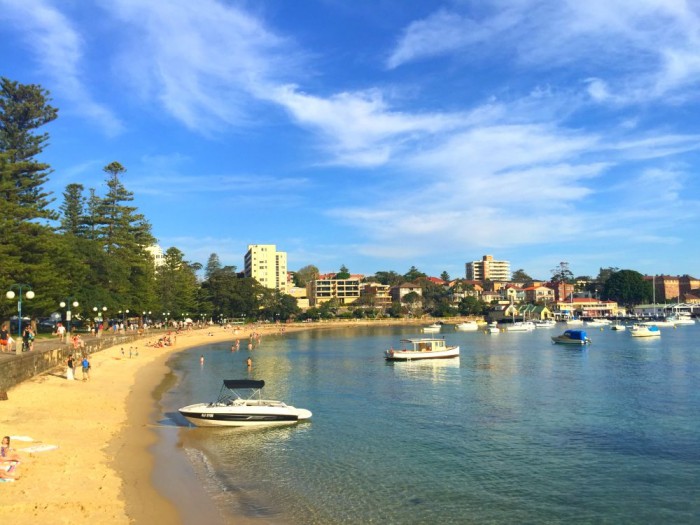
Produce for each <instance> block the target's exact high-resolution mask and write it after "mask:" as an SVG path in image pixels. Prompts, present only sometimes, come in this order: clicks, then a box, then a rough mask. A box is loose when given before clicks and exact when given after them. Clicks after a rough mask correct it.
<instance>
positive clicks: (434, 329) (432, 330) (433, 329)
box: [422, 323, 442, 334]
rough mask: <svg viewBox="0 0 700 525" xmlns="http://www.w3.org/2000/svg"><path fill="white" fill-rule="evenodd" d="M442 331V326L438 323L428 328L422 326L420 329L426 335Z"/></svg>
mask: <svg viewBox="0 0 700 525" xmlns="http://www.w3.org/2000/svg"><path fill="white" fill-rule="evenodd" d="M441 329H442V325H441V324H440V323H433V324H430V325H428V326H424V327H423V328H422V331H423V333H426V334H435V333H438V332H439V331H440V330H441Z"/></svg>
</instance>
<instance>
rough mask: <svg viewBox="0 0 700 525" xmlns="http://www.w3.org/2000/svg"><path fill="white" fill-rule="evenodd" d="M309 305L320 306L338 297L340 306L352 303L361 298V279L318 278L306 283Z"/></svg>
mask: <svg viewBox="0 0 700 525" xmlns="http://www.w3.org/2000/svg"><path fill="white" fill-rule="evenodd" d="M306 295H307V297H308V298H309V306H319V305H321V304H323V303H325V302H328V301H330V300H331V299H337V301H338V304H339V305H340V306H344V305H348V304H352V303H354V302H355V301H357V300H358V299H359V298H360V280H359V279H316V280H314V281H310V282H309V283H308V284H307V285H306Z"/></svg>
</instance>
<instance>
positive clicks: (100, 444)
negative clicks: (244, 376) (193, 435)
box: [0, 318, 460, 525]
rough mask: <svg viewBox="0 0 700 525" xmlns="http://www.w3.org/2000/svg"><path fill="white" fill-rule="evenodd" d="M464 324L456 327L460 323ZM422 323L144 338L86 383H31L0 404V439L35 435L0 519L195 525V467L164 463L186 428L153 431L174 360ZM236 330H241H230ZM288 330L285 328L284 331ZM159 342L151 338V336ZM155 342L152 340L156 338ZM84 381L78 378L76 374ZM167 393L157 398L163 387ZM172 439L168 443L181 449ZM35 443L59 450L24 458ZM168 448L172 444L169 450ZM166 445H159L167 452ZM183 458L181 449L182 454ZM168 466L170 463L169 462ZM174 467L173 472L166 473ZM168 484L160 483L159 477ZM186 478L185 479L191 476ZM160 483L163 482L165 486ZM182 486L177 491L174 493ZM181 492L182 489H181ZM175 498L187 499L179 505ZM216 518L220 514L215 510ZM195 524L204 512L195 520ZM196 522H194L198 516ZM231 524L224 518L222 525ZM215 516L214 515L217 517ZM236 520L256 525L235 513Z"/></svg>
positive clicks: (99, 365)
mask: <svg viewBox="0 0 700 525" xmlns="http://www.w3.org/2000/svg"><path fill="white" fill-rule="evenodd" d="M459 321H460V320H459V319H458V318H452V319H450V322H459ZM417 323H418V324H424V323H426V320H415V319H413V320H406V319H396V320H393V319H392V320H382V321H367V320H349V321H332V322H314V323H291V324H286V325H276V324H256V325H241V326H239V327H233V328H229V329H225V328H221V327H205V328H203V329H200V330H193V331H190V332H184V333H182V334H180V335H179V336H178V337H177V339H176V342H175V344H174V345H173V346H170V347H164V348H153V347H149V346H147V342H149V337H144V338H143V339H142V340H140V341H138V342H137V344H136V348H137V349H138V351H139V356H138V357H133V358H131V359H130V358H129V357H128V348H129V347H128V346H127V347H126V348H125V352H126V356H125V357H123V356H122V355H121V350H120V349H121V347H122V345H118V346H113V347H110V348H106V349H104V350H102V351H100V352H98V353H95V354H92V355H91V356H90V359H91V362H92V368H91V378H90V380H89V381H81V380H76V381H68V380H66V378H65V368H64V367H61V368H58V369H54V370H52V371H49V372H47V373H44V374H41V375H39V376H36V377H34V378H32V379H30V380H28V381H25V382H23V383H21V384H19V385H17V386H15V387H13V388H12V389H11V390H10V391H9V392H8V400H7V401H0V433H2V435H10V436H29V437H31V438H33V439H34V441H33V442H31V443H29V442H21V441H19V440H14V441H13V442H12V446H13V448H15V449H17V451H18V452H19V453H20V454H21V455H22V458H23V461H22V463H21V465H20V468H21V471H20V472H21V475H22V477H21V479H19V480H18V481H16V482H14V483H3V484H2V485H1V486H2V488H1V489H0V490H3V491H4V497H3V505H0V520H2V521H5V522H7V523H14V524H17V525H22V524H24V523H26V524H34V523H37V522H46V523H88V522H89V523H90V524H91V525H95V524H100V523H105V524H114V523H149V524H158V523H164V524H165V523H167V524H171V523H183V524H184V523H192V518H193V516H189V517H188V516H187V515H186V514H187V513H186V512H183V510H184V503H185V502H187V501H191V498H192V497H194V496H195V495H194V494H192V491H193V490H195V489H197V488H198V487H197V486H196V485H197V484H196V483H192V482H191V481H190V482H189V483H188V482H187V480H185V482H184V483H183V482H182V479H183V478H182V477H180V478H179V479H178V476H181V475H182V474H183V472H182V470H183V469H187V468H189V472H187V473H186V475H187V476H190V477H189V479H190V480H196V479H197V478H196V477H192V476H191V474H192V472H193V470H192V467H191V466H187V465H185V464H184V463H185V462H186V461H187V458H185V457H184V454H182V456H183V457H182V458H181V459H183V461H176V462H175V463H177V465H175V466H173V468H172V469H171V468H170V465H169V464H167V466H163V465H165V464H166V463H164V462H163V461H160V462H158V459H159V458H158V454H159V453H162V452H159V448H158V447H159V444H160V443H161V442H162V440H163V436H162V435H161V434H160V433H162V432H166V431H167V432H170V431H172V432H174V433H178V432H179V430H180V427H177V426H173V427H165V426H163V427H161V426H159V425H157V424H153V422H154V421H155V420H156V418H157V417H158V416H159V415H160V411H161V405H160V397H159V396H160V395H162V389H163V388H164V386H163V385H164V381H165V380H167V378H168V375H169V374H170V373H171V370H170V368H169V367H168V366H167V361H168V359H169V358H171V357H172V356H173V355H174V354H176V353H179V352H182V351H184V350H187V349H190V348H195V347H199V346H204V345H208V344H211V343H220V342H223V341H227V340H230V341H233V340H234V339H236V338H239V339H245V338H247V337H248V335H249V334H250V333H251V332H257V333H260V334H261V335H263V336H267V337H271V336H275V335H276V336H279V337H283V336H284V333H291V332H297V331H305V330H312V329H333V328H348V327H349V328H352V327H361V326H376V325H381V326H390V325H406V324H417ZM236 328H240V331H238V332H236V331H234V330H235V329H236ZM282 328H283V329H284V330H283V331H282V330H281V329H282ZM154 335H155V334H154ZM152 338H153V337H151V339H152ZM77 375H78V376H80V375H81V374H80V373H78V374H77ZM159 389H161V392H159V391H158V390H159ZM179 443H180V438H179V436H177V437H175V439H174V441H172V446H175V447H177V446H179ZM34 444H51V445H56V446H57V447H58V448H57V449H55V450H49V451H44V452H34V453H24V452H23V451H22V449H23V448H26V447H27V446H30V445H34ZM169 446H170V445H169ZM161 448H162V447H161ZM176 453H177V455H179V453H180V451H176ZM168 462H169V460H168ZM168 470H170V472H167V471H168ZM163 474H165V477H166V479H165V480H161V481H158V480H157V479H156V478H158V477H159V476H160V478H162V477H163ZM187 476H185V477H187ZM160 478H158V479H160ZM178 485H179V486H180V487H179V489H178V487H177V486H178ZM173 489H178V490H179V491H180V492H178V491H177V490H173ZM198 490H199V494H196V501H195V502H194V504H195V506H196V507H197V508H198V509H203V508H204V509H205V508H207V507H210V506H211V504H210V498H209V495H207V494H206V493H205V490H204V488H202V487H199V488H198ZM173 500H175V501H179V502H182V503H181V504H180V505H179V506H178V505H177V504H175V503H173ZM217 514H218V509H217ZM198 516H199V519H198V522H199V523H201V522H202V519H201V518H202V515H201V514H198ZM195 518H196V516H195ZM226 518H227V517H224V516H220V520H222V521H220V523H225V521H224V520H225V519H226ZM211 519H214V516H213V515H212V516H211ZM235 521H236V523H242V524H244V523H260V521H259V520H250V519H249V518H246V517H244V516H236V520H235Z"/></svg>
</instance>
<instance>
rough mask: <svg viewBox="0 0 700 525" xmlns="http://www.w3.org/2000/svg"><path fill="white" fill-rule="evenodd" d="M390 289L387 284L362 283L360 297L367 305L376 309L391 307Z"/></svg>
mask: <svg viewBox="0 0 700 525" xmlns="http://www.w3.org/2000/svg"><path fill="white" fill-rule="evenodd" d="M390 290H391V287H390V286H389V285H388V284H380V283H364V284H361V285H360V297H361V298H362V299H363V302H364V303H365V304H367V305H371V306H374V307H376V308H388V307H389V306H391V293H390Z"/></svg>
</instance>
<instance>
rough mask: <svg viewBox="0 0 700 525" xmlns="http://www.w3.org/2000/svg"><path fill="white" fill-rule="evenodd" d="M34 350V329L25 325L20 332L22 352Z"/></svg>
mask: <svg viewBox="0 0 700 525" xmlns="http://www.w3.org/2000/svg"><path fill="white" fill-rule="evenodd" d="M30 350H34V331H33V330H32V327H31V326H27V327H25V329H24V332H22V352H27V351H30Z"/></svg>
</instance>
